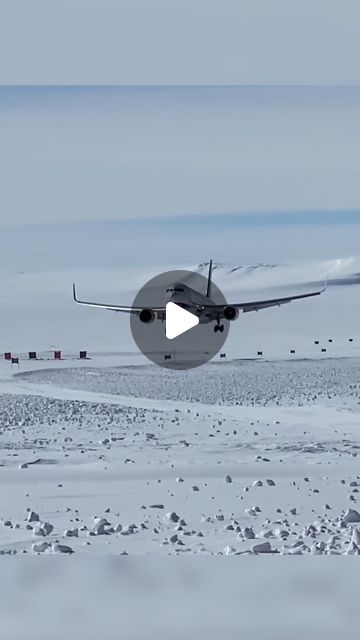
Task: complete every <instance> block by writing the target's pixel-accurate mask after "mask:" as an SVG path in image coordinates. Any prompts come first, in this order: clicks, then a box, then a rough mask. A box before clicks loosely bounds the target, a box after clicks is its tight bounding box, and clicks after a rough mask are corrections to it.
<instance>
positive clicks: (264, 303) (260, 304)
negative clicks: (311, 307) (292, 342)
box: [207, 286, 326, 313]
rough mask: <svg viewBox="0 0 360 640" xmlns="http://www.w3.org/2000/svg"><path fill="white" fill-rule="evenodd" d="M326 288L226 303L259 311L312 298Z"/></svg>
mask: <svg viewBox="0 0 360 640" xmlns="http://www.w3.org/2000/svg"><path fill="white" fill-rule="evenodd" d="M325 289H326V286H325V287H324V288H323V289H321V290H320V291H315V292H313V293H302V294H300V295H296V296H286V297H283V298H271V299H270V300H255V301H253V302H237V303H235V304H230V303H229V304H228V305H227V306H228V307H234V308H235V309H238V310H239V311H243V313H249V312H250V311H260V310H261V309H268V308H269V307H280V306H281V305H283V304H288V303H289V302H292V301H293V300H303V299H304V298H313V297H314V296H320V295H321V294H322V293H323V292H324V291H325ZM223 308H224V307H220V306H219V305H215V306H214V307H211V306H209V307H208V308H207V309H208V310H209V311H210V312H211V311H215V310H217V311H220V309H223Z"/></svg>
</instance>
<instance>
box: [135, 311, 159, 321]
mask: <svg viewBox="0 0 360 640" xmlns="http://www.w3.org/2000/svg"><path fill="white" fill-rule="evenodd" d="M139 320H140V321H141V322H143V323H144V324H150V323H151V322H154V320H155V313H154V312H153V310H152V309H141V311H140V313H139Z"/></svg>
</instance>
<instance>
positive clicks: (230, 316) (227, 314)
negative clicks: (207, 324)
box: [224, 307, 239, 321]
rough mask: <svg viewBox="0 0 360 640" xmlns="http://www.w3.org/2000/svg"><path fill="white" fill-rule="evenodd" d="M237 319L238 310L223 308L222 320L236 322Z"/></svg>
mask: <svg viewBox="0 0 360 640" xmlns="http://www.w3.org/2000/svg"><path fill="white" fill-rule="evenodd" d="M238 317H239V309H236V308H235V307H225V309H224V318H225V320H231V321H232V320H236V318H238Z"/></svg>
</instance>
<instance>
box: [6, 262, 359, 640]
mask: <svg viewBox="0 0 360 640" xmlns="http://www.w3.org/2000/svg"><path fill="white" fill-rule="evenodd" d="M329 266H331V265H329V264H326V265H324V264H322V265H318V266H317V268H316V269H314V267H313V268H310V266H306V267H301V268H298V269H296V268H295V267H294V268H290V267H289V268H285V267H284V268H281V267H275V266H274V267H270V266H269V267H259V268H245V267H244V268H242V269H237V268H234V270H233V271H232V270H231V269H230V268H226V269H225V268H223V267H221V268H220V267H218V269H217V270H215V274H216V271H217V272H218V276H219V277H220V276H221V278H222V283H223V285H225V284H226V282H227V284H228V288H229V291H230V293H231V290H232V289H234V288H235V278H236V277H238V278H239V279H238V284H241V285H242V287H241V288H242V292H241V293H238V295H244V291H246V289H247V287H249V286H250V280H251V283H252V285H256V283H258V284H259V282H260V280H261V281H262V282H263V285H264V286H269V287H270V288H271V286H272V287H274V288H276V289H277V290H278V288H279V286H280V285H279V282H280V280H283V281H284V283H285V284H286V285H287V286H288V287H289V288H290V289H291V290H292V291H293V290H294V287H295V286H298V287H304V286H308V285H309V283H310V282H312V283H313V284H314V283H315V284H316V283H319V282H320V281H321V279H322V277H323V275H324V274H325V272H326V271H329ZM359 267H360V261H357V260H356V259H352V260H351V261H336V263H335V262H334V263H332V268H333V272H334V273H335V276H334V273H333V276H332V280H330V286H329V289H328V291H327V292H326V294H325V295H324V296H322V297H321V299H319V300H318V301H317V302H314V303H309V302H304V303H303V304H300V303H299V304H295V303H294V304H293V305H289V306H288V307H286V308H284V309H281V310H278V309H275V310H269V311H264V312H262V313H261V314H260V313H259V314H248V316H247V317H245V318H242V319H241V320H240V321H239V323H235V324H234V327H231V336H230V338H229V341H228V343H227V345H226V353H227V357H226V358H225V359H222V360H221V361H220V360H219V358H215V359H214V361H213V362H211V363H209V364H208V365H206V366H204V367H201V368H199V369H195V370H191V371H169V370H165V369H161V368H156V367H155V366H153V365H150V364H148V363H147V361H146V359H145V358H144V357H143V356H141V355H139V354H137V353H135V352H134V347H133V345H132V343H131V342H130V340H129V336H128V335H127V333H126V330H125V328H126V327H127V325H126V321H125V320H124V318H120V319H119V317H118V315H117V314H109V313H106V312H97V311H96V310H83V309H78V308H74V305H72V304H71V301H68V299H67V297H66V295H67V293H66V295H65V292H67V283H66V282H65V280H66V278H65V276H64V274H62V275H61V277H60V276H59V278H58V280H56V279H55V289H56V286H57V285H56V282H57V283H58V289H56V291H55V293H56V295H55V293H54V292H52V295H53V298H52V304H51V305H50V306H48V305H45V303H44V302H43V298H44V296H45V297H46V295H47V291H48V290H50V288H51V287H53V284H54V279H53V277H50V276H49V277H48V278H47V279H46V278H45V277H44V276H41V277H40V276H39V275H33V276H24V282H22V281H21V278H22V277H20V276H18V277H16V278H15V285H16V286H15V287H14V289H13V297H10V302H9V298H8V301H7V303H6V304H5V302H4V298H1V305H2V311H4V313H3V327H2V329H3V330H2V334H1V340H2V349H3V351H6V350H8V349H12V350H13V353H14V354H16V355H18V356H19V357H20V367H19V368H17V366H12V365H11V364H9V363H8V362H5V361H4V360H2V361H0V408H1V412H0V482H1V485H0V486H1V492H0V555H2V556H4V557H3V560H2V562H3V563H4V564H3V566H2V572H1V574H0V593H1V595H2V597H1V598H0V612H1V615H2V621H3V629H4V637H6V638H10V639H12V638H14V639H15V638H16V639H17V640H19V638H22V637H24V638H25V637H26V638H27V640H28V639H29V638H33V637H34V638H37V640H38V639H39V638H42V637H44V638H47V637H54V638H59V639H60V638H61V640H63V639H64V638H73V637H74V638H75V637H87V638H99V637H107V638H112V637H114V638H118V637H119V634H120V631H121V633H122V635H123V636H124V637H126V638H129V639H130V640H131V639H132V638H134V639H135V638H144V637H146V638H157V640H159V638H162V637H169V635H171V637H174V638H183V637H189V638H193V637H194V638H195V637H198V638H202V637H204V638H207V640H212V638H214V640H215V639H216V640H217V639H218V638H220V637H226V636H227V635H229V634H232V635H233V634H234V629H235V628H239V629H241V631H242V635H244V637H246V638H251V639H253V638H254V640H255V639H256V640H257V639H258V638H259V637H266V638H270V640H271V639H272V638H278V637H291V638H294V640H297V638H299V639H300V638H303V637H304V635H307V636H309V637H314V638H317V637H319V635H320V634H321V635H324V634H325V635H326V637H327V638H328V639H330V638H333V637H334V638H335V637H338V636H339V634H344V633H346V634H348V635H349V634H350V633H352V634H354V631H355V629H356V625H357V617H358V616H357V599H356V593H357V587H356V584H357V582H356V581H357V577H356V575H357V574H356V573H355V571H357V568H356V560H355V564H354V558H353V556H357V555H359V554H360V503H359V491H360V467H359V458H360V431H359V429H360V411H359V407H360V404H359V403H360V394H359V390H360V337H359V326H358V318H359V310H360V305H359V299H360V297H359V289H358V287H356V286H353V285H354V284H358V280H359V277H358V273H359V271H360V268H359ZM200 270H201V267H200ZM336 274H337V275H336ZM102 275H103V274H102ZM150 275H152V274H150ZM280 276H281V277H280ZM88 277H89V280H88V284H87V286H85V287H84V289H85V290H86V289H87V292H88V293H91V286H90V284H91V283H90V280H91V282H92V283H93V282H95V285H96V286H97V283H98V284H99V287H100V276H99V278H98V280H96V279H95V281H94V280H93V279H92V275H91V276H88ZM221 278H220V280H221ZM336 278H337V281H336V282H334V280H336ZM40 281H41V282H40ZM115 281H116V279H114V278H113V280H111V279H108V280H106V287H107V289H106V291H105V293H107V294H108V295H106V298H107V299H109V300H110V301H111V299H113V300H114V299H115V300H116V299H117V295H118V294H116V292H115ZM133 281H135V278H134V280H133ZM133 281H131V278H129V280H128V281H127V286H129V287H130V285H131V283H132V282H133ZM129 283H130V284H129ZM13 284H14V283H13ZM39 284H41V286H37V285H39ZM65 284H66V286H65ZM4 286H5V285H4V283H3V287H4ZM28 286H30V289H31V287H33V289H32V290H33V291H35V295H33V296H32V297H31V298H29V296H28V295H27V294H26V292H28V291H29V289H28ZM96 286H95V288H96ZM254 288H255V289H256V286H255V287H254ZM36 291H37V292H38V295H37V294H36ZM124 293H126V292H123V293H120V294H119V295H120V298H121V299H122V298H123V296H124ZM235 294H236V292H235ZM249 296H250V294H249ZM101 297H104V296H101V292H100V288H99V295H98V298H101ZM127 299H128V298H127ZM45 306H46V309H45ZM25 319H26V322H25ZM315 343H318V344H315ZM264 345H265V346H264ZM55 347H56V348H62V349H63V354H64V359H63V360H61V361H59V362H54V361H53V360H52V354H51V350H52V349H53V348H55ZM35 348H36V349H38V355H39V360H37V361H29V360H27V350H30V349H35ZM80 348H87V349H88V351H89V355H90V359H89V360H85V361H80V360H78V359H77V358H76V354H77V352H78V349H80ZM259 348H261V349H263V350H264V355H263V357H259V358H257V356H256V354H257V350H258V349H259ZM290 349H295V354H292V355H290V354H289V350H290ZM323 349H326V351H323ZM334 555H342V556H344V555H346V556H352V557H351V558H349V560H348V562H350V563H351V564H350V565H346V567H347V568H346V572H345V567H344V565H341V566H340V565H338V564H337V565H336V567H335V566H334V564H333V563H334V562H335V560H334V559H333V560H332V559H331V558H329V556H334ZM5 556H11V558H10V559H9V562H10V565H9V564H6V557H5ZM69 556H71V558H68V557H69ZM125 556H127V557H125ZM168 556H170V558H169V557H168ZM176 556H178V557H179V556H180V557H181V564H169V563H168V562H167V561H169V560H171V558H174V557H175V558H174V561H176V560H177V559H176ZM195 556H196V558H195ZM213 556H218V558H217V560H216V561H215V562H216V565H214V564H211V565H209V564H208V562H209V559H210V558H211V557H213ZM224 556H232V557H233V558H234V559H235V556H238V559H237V560H235V562H234V563H231V564H230V565H229V564H228V560H227V559H226V558H224ZM255 556H256V557H257V558H259V557H260V559H261V560H260V564H259V563H258V560H255V564H253V562H252V559H253V558H254V557H255ZM280 556H281V557H283V558H284V560H283V562H280ZM289 556H302V558H301V565H300V564H299V561H296V559H295V558H290V557H289ZM313 556H326V558H325V559H324V562H325V563H326V564H325V565H321V566H320V565H319V564H317V563H318V562H319V561H320V560H321V559H320V560H316V559H314V557H313ZM200 557H201V559H202V560H201V562H202V564H198V563H199V562H200V560H198V558H200ZM220 557H222V558H223V560H222V561H221V558H220ZM20 558H21V562H19V560H20ZM59 558H62V561H61V562H60V563H59V561H58V560H56V559H59ZM204 558H206V559H207V562H206V564H203V562H204V561H203V559H204ZM286 558H288V559H286ZM90 560H91V562H90ZM190 561H191V564H190ZM240 561H241V566H240V565H237V564H236V562H240ZM225 562H226V563H227V564H223V563H225ZM250 562H251V564H249V563H250ZM49 563H51V564H49ZM274 563H276V564H274ZM283 563H286V564H283ZM334 576H336V579H334ZM29 584H30V585H31V589H29V588H28V585H29ZM195 601H196V606H194V603H195ZM214 602H216V603H217V606H216V607H213V606H209V603H214ZM304 603H305V604H306V605H307V610H308V612H310V614H308V615H307V617H306V619H304V617H303V614H302V611H303V605H304ZM180 604H181V607H180V609H181V611H180V610H179V606H180ZM185 611H186V615H185V614H184V612H185ZM139 612H140V613H139ZM259 612H261V615H259ZM37 623H38V625H37ZM239 625H241V626H239ZM145 629H146V633H145V634H144V630H145ZM278 629H280V631H281V633H282V634H284V635H283V636H281V633H280V635H279V632H278V631H277V630H278Z"/></svg>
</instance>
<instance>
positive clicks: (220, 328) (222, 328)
mask: <svg viewBox="0 0 360 640" xmlns="http://www.w3.org/2000/svg"><path fill="white" fill-rule="evenodd" d="M218 331H220V333H223V332H224V325H223V324H216V325H215V327H214V332H215V333H217V332H218Z"/></svg>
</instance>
